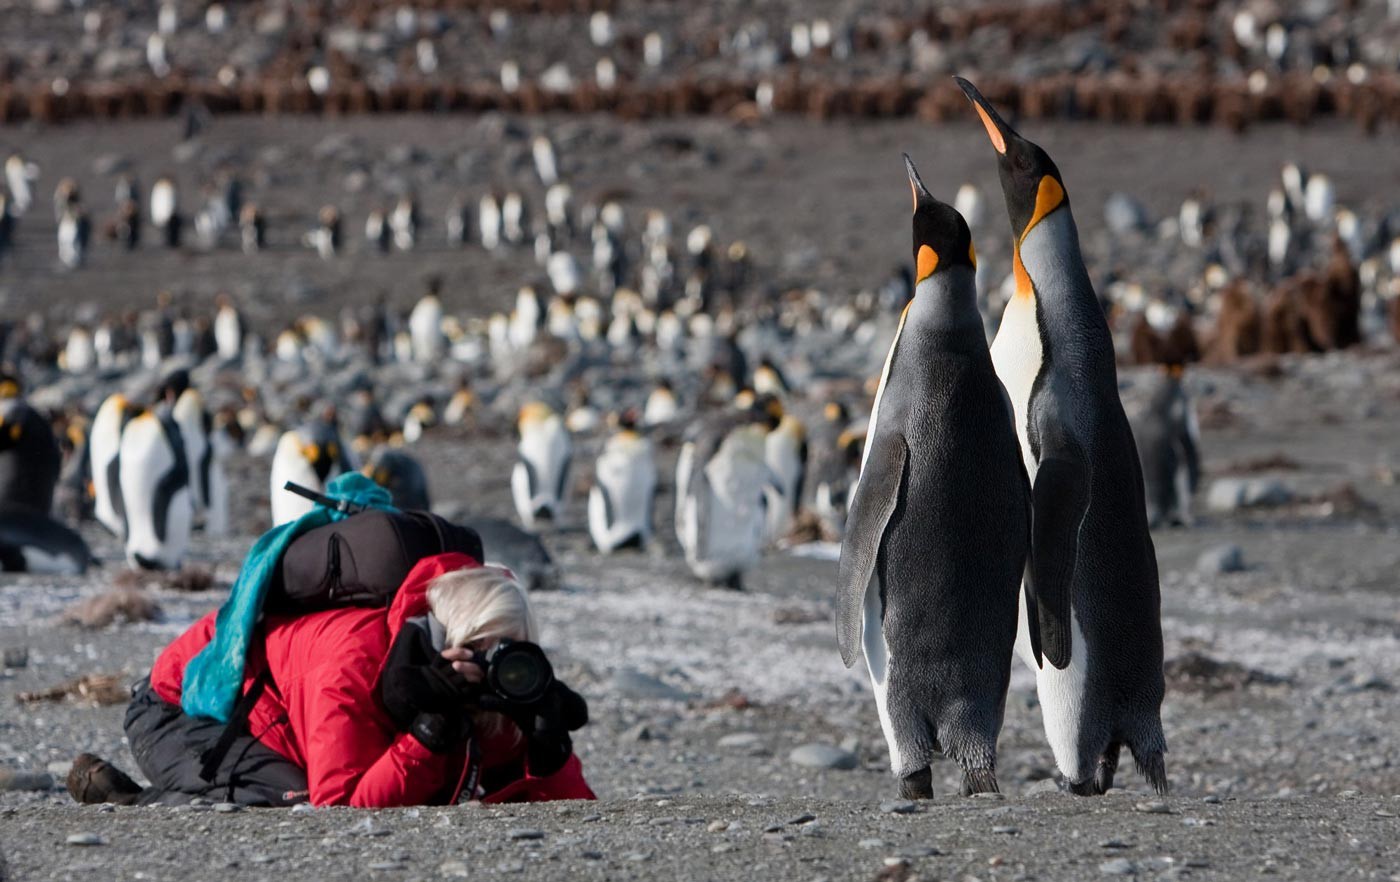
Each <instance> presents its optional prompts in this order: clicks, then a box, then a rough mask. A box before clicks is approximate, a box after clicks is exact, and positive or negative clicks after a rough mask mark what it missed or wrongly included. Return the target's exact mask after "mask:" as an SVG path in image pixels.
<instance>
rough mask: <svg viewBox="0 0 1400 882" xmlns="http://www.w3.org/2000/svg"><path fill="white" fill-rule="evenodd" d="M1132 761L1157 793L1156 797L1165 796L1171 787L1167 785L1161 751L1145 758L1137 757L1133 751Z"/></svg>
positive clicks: (1165, 768)
mask: <svg viewBox="0 0 1400 882" xmlns="http://www.w3.org/2000/svg"><path fill="white" fill-rule="evenodd" d="M1129 749H1131V745H1130V746H1129ZM1133 760H1134V761H1135V762H1136V763H1137V767H1138V771H1139V772H1142V774H1143V777H1144V778H1146V779H1147V783H1148V784H1151V785H1152V789H1153V790H1155V791H1157V795H1158V796H1166V795H1167V792H1168V791H1169V790H1170V789H1171V785H1170V784H1168V783H1167V758H1166V757H1165V756H1164V755H1163V753H1162V751H1160V750H1157V751H1153V752H1152V753H1149V754H1147V755H1146V756H1139V755H1138V753H1137V751H1133Z"/></svg>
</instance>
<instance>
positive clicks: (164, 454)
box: [117, 405, 194, 570]
mask: <svg viewBox="0 0 1400 882" xmlns="http://www.w3.org/2000/svg"><path fill="white" fill-rule="evenodd" d="M117 461H118V471H117V480H118V482H119V484H120V486H121V498H122V505H123V511H124V513H125V515H126V560H127V563H128V564H129V565H130V566H132V567H133V568H140V569H143V570H177V569H179V568H180V565H181V564H182V563H183V562H184V559H185V551H186V549H187V548H188V547H189V541H190V530H191V527H192V526H193V521H194V500H193V497H192V494H191V490H190V469H189V461H188V460H187V459H186V457H185V442H184V439H183V438H182V437H181V435H180V428H179V426H177V425H176V424H175V420H174V419H173V418H172V416H171V415H170V412H169V408H168V407H167V406H164V405H162V406H159V407H157V408H156V409H154V410H147V411H144V412H142V413H141V414H140V415H139V416H136V417H133V418H132V419H131V421H130V422H128V423H127V424H126V428H124V429H123V430H122V438H121V446H120V448H119V453H118V457H117Z"/></svg>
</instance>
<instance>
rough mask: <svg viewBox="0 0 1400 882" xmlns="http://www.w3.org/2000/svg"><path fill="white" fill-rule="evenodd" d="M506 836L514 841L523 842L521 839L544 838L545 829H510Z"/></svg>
mask: <svg viewBox="0 0 1400 882" xmlns="http://www.w3.org/2000/svg"><path fill="white" fill-rule="evenodd" d="M506 838H508V839H510V840H511V841H512V842H521V841H528V840H533V839H543V838H544V831H543V830H536V829H534V828H522V829H519V830H512V831H510V832H509V833H507V834H506Z"/></svg>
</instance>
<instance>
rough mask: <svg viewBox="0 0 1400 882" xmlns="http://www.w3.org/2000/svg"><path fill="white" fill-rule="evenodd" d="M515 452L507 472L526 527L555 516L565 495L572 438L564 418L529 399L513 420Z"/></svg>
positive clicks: (517, 508) (571, 451)
mask: <svg viewBox="0 0 1400 882" xmlns="http://www.w3.org/2000/svg"><path fill="white" fill-rule="evenodd" d="M516 430H517V432H518V434H519V437H520V441H519V444H518V445H517V447H516V451H517V453H518V454H519V456H518V458H517V459H516V463H515V468H514V470H513V471H512V472H511V477H510V491H511V496H512V498H513V499H514V500H515V511H516V514H518V515H519V516H520V521H521V523H523V524H524V525H525V526H526V528H528V529H534V528H535V527H536V526H538V525H539V524H541V523H543V522H549V521H553V520H555V519H556V518H557V517H558V516H559V513H560V509H561V508H562V507H563V505H564V502H565V499H566V498H567V496H568V489H569V463H570V460H571V459H572V457H573V442H572V441H571V439H570V438H569V430H568V429H567V428H566V427H565V425H564V419H563V417H561V416H560V415H559V414H557V413H555V412H554V410H553V408H551V407H550V406H549V405H547V404H544V403H543V402H540V401H531V402H529V403H528V404H526V405H525V406H524V407H522V408H521V409H520V417H519V419H518V420H517V421H516Z"/></svg>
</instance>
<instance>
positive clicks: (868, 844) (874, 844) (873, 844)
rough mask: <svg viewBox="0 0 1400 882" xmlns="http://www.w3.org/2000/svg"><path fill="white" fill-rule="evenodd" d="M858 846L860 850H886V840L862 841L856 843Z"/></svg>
mask: <svg viewBox="0 0 1400 882" xmlns="http://www.w3.org/2000/svg"><path fill="white" fill-rule="evenodd" d="M856 846H857V847H858V848H884V847H885V840H883V839H862V840H861V841H859V842H857V843H856Z"/></svg>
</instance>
